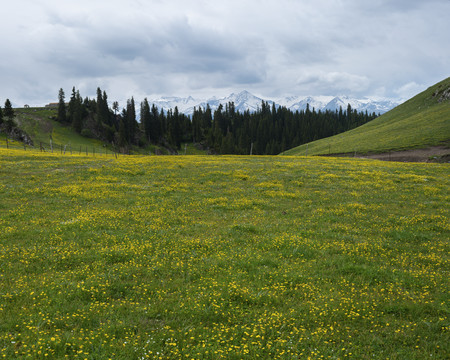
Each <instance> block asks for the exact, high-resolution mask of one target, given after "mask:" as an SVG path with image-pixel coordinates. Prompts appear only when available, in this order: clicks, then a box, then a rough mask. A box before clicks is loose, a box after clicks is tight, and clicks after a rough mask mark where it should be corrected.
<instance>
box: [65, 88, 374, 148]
mask: <svg viewBox="0 0 450 360" xmlns="http://www.w3.org/2000/svg"><path fill="white" fill-rule="evenodd" d="M58 98H59V102H58V115H57V120H58V121H59V122H61V123H62V124H68V125H71V126H72V127H73V128H74V130H75V131H76V132H78V133H80V134H81V135H83V136H87V137H92V138H97V139H100V140H102V141H104V142H107V143H110V144H112V145H113V146H115V147H116V148H117V149H120V150H121V151H123V152H126V151H129V149H131V148H132V147H142V148H145V147H147V146H149V145H150V144H152V145H159V146H162V147H164V148H166V149H168V150H169V151H171V152H177V151H178V150H180V148H181V144H182V143H184V142H194V143H197V144H201V145H202V147H203V148H205V149H209V150H210V151H211V152H213V153H218V154H249V153H252V154H260V155H272V154H279V153H280V152H282V151H285V150H288V149H290V148H293V147H295V146H298V145H301V144H304V143H307V142H310V141H313V140H317V139H321V138H324V137H328V136H332V135H335V134H338V133H340V132H344V131H347V130H350V129H353V128H355V127H357V126H360V125H362V124H364V123H366V122H368V121H371V120H373V119H374V118H375V117H376V116H377V115H376V114H375V113H372V114H368V113H367V111H366V112H358V111H357V110H355V109H352V108H351V106H350V104H349V105H348V106H347V109H345V110H344V109H342V108H340V109H339V110H336V111H331V110H326V111H320V110H319V111H316V110H315V109H314V108H313V109H310V107H309V105H307V107H306V109H305V110H300V111H295V112H293V111H291V110H289V109H287V108H286V107H283V106H276V105H275V104H272V105H271V106H270V105H269V103H268V102H265V101H262V102H261V107H260V108H259V109H258V110H257V111H256V112H253V113H250V111H249V110H246V111H244V112H240V111H238V110H236V108H235V104H234V103H233V102H229V103H227V104H225V106H223V105H222V104H221V105H219V107H218V108H217V109H216V110H215V111H212V110H211V108H210V107H209V105H207V106H206V107H205V108H202V107H199V108H194V112H193V114H192V117H190V116H187V115H185V114H182V113H180V112H179V110H178V108H177V107H175V108H174V109H170V110H167V111H164V110H163V109H158V108H157V107H156V106H155V105H154V104H151V105H150V103H149V102H148V100H147V99H144V100H143V101H142V102H141V103H140V109H139V111H140V113H139V115H140V116H139V119H140V121H139V122H138V121H137V113H136V104H135V100H134V98H133V97H132V98H131V99H128V100H127V103H126V105H125V106H123V109H122V110H121V111H119V104H118V102H117V101H114V102H113V103H112V106H110V105H109V103H108V96H107V94H106V92H105V91H102V90H101V89H100V88H97V96H96V98H95V99H89V98H87V97H86V98H84V99H83V98H82V97H81V95H80V92H79V91H78V90H76V89H75V87H74V88H73V89H72V94H71V96H70V99H69V102H68V103H66V102H65V94H64V91H63V89H60V90H59V96H58Z"/></svg>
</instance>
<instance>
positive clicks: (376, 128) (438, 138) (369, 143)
mask: <svg viewBox="0 0 450 360" xmlns="http://www.w3.org/2000/svg"><path fill="white" fill-rule="evenodd" d="M449 140H450V77H449V78H447V79H445V80H444V81H441V82H440V83H438V84H436V85H434V86H432V87H430V88H428V89H427V90H425V91H424V92H422V93H420V94H418V95H416V96H415V97H413V98H412V99H410V100H408V101H406V102H405V103H403V104H401V105H399V106H397V107H396V108H395V109H392V110H391V111H389V112H387V113H385V114H383V115H382V116H380V117H378V118H376V119H375V120H373V121H371V122H369V123H367V124H364V125H362V126H360V127H358V128H356V129H353V130H350V131H347V132H345V133H341V134H338V135H335V136H332V137H329V138H326V139H320V140H317V141H314V142H311V143H309V144H304V145H301V146H298V147H296V148H293V149H290V150H288V151H286V152H284V153H283V154H284V155H305V154H307V155H323V154H340V153H353V152H358V153H367V152H376V153H381V152H387V151H392V150H406V149H412V148H425V147H428V146H435V145H442V144H443V143H447V142H448V141H449Z"/></svg>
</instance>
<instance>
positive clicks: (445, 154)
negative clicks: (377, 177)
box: [356, 146, 450, 162]
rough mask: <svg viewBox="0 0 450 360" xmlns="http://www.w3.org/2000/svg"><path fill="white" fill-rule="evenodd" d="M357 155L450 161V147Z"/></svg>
mask: <svg viewBox="0 0 450 360" xmlns="http://www.w3.org/2000/svg"><path fill="white" fill-rule="evenodd" d="M356 157H359V158H364V159H377V160H385V161H403V162H450V148H449V147H447V146H432V147H429V148H426V149H412V150H405V151H390V152H387V153H382V154H367V155H359V154H356Z"/></svg>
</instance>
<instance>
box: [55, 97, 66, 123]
mask: <svg viewBox="0 0 450 360" xmlns="http://www.w3.org/2000/svg"><path fill="white" fill-rule="evenodd" d="M58 99H59V101H58V117H57V120H58V121H59V122H60V123H62V124H63V123H65V122H66V121H67V117H66V103H65V102H64V99H65V95H64V90H63V89H59V94H58Z"/></svg>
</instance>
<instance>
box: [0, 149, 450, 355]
mask: <svg viewBox="0 0 450 360" xmlns="http://www.w3.org/2000/svg"><path fill="white" fill-rule="evenodd" d="M448 173H449V165H447V164H400V163H390V162H377V161H368V160H358V159H335V158H316V157H308V158H305V157H288V156H286V157H255V156H254V157H232V156H229V157H206V156H177V157H175V156H170V157H169V156H168V157H156V156H153V157H150V156H145V157H144V156H120V157H119V158H117V159H116V158H115V157H95V158H94V157H92V156H90V157H86V156H82V155H81V156H80V155H78V154H73V155H72V156H67V155H66V156H61V155H59V154H56V153H53V154H51V153H48V152H47V153H41V152H38V151H29V150H27V151H26V152H25V151H23V150H22V151H21V150H12V149H5V148H0V228H1V232H0V244H1V246H0V279H1V281H0V357H3V358H5V359H28V358H31V359H48V358H59V359H61V358H69V359H108V358H111V359H112V358H113V359H147V358H148V359H181V358H182V359H184V358H185V359H257V358H261V359H292V358H296V359H297V358H304V359H307V358H308V357H310V358H328V359H344V358H355V359H369V358H370V359H386V358H389V359H447V358H448V354H449V353H450V345H449V344H450V337H449V303H448V301H449V276H448V275H449V270H450V269H449V250H450V249H449V242H448V239H449V235H450V232H449V230H450V227H449V216H448V215H449V214H448V211H449V210H448V209H449V208H450V207H449V206H448V205H449V204H448V190H449V177H448Z"/></svg>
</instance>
